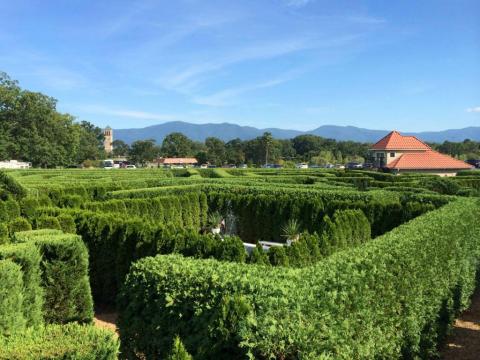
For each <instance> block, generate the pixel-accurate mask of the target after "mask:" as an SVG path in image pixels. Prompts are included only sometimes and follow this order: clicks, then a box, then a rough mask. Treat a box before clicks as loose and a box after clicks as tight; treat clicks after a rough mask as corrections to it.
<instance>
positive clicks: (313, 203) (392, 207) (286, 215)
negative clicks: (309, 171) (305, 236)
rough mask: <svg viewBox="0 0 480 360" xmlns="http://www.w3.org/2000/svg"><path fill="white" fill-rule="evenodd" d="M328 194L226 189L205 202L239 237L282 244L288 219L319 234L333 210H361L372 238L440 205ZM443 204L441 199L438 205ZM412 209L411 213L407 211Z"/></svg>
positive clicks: (212, 194) (385, 198)
mask: <svg viewBox="0 0 480 360" xmlns="http://www.w3.org/2000/svg"><path fill="white" fill-rule="evenodd" d="M340 194H341V193H340ZM329 195H330V196H328V195H327V196H325V195H319V194H317V195H315V194H312V193H307V194H304V193H301V192H298V193H296V192H293V193H285V194H278V193H276V192H274V191H272V192H271V193H266V194H243V193H236V192H234V191H232V190H230V191H228V190H226V191H225V192H217V191H212V192H209V193H208V200H209V205H210V208H211V209H212V210H218V211H220V212H221V213H222V214H223V215H224V216H229V214H231V215H233V218H234V219H235V228H236V230H237V231H238V234H239V236H240V237H241V238H242V239H243V240H244V241H246V242H251V243H254V242H256V241H257V240H266V241H282V227H283V226H284V225H285V223H287V222H288V220H290V219H296V220H298V222H299V223H300V226H301V228H302V230H306V231H308V232H310V233H314V232H320V231H321V230H322V228H323V226H324V223H323V221H324V217H325V215H328V216H330V217H332V216H333V215H334V213H335V211H336V210H337V209H360V210H362V211H363V212H364V214H365V215H366V216H367V218H368V220H369V222H370V224H371V232H372V235H373V236H378V235H381V234H384V233H385V232H387V231H390V230H391V229H393V228H394V227H396V226H398V225H400V224H402V223H404V222H406V221H408V220H410V219H412V218H413V217H415V216H418V215H420V214H422V213H424V212H427V211H430V210H432V209H433V208H435V207H436V205H437V206H440V204H436V203H435V204H434V203H432V202H430V201H425V202H420V201H415V200H411V199H409V198H405V199H401V198H400V197H398V196H395V195H392V196H386V195H383V194H382V195H381V196H366V197H363V198H362V197H360V198H359V197H358V196H355V197H351V198H349V196H348V193H347V194H345V195H344V196H335V195H334V194H331V193H330V194H329ZM411 203H412V204H411ZM413 203H414V204H413ZM445 203H446V201H445V200H444V201H443V202H442V203H441V205H443V204H445ZM412 206H413V207H415V211H412V212H410V210H411V207H412Z"/></svg>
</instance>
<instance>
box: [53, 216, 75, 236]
mask: <svg viewBox="0 0 480 360" xmlns="http://www.w3.org/2000/svg"><path fill="white" fill-rule="evenodd" d="M57 220H58V222H59V223H60V227H61V229H62V231H63V232H64V233H68V234H75V233H76V232H77V228H76V226H75V220H73V217H72V216H71V215H68V214H60V215H58V216H57Z"/></svg>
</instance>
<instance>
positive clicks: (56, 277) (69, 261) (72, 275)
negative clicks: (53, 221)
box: [15, 230, 93, 323]
mask: <svg viewBox="0 0 480 360" xmlns="http://www.w3.org/2000/svg"><path fill="white" fill-rule="evenodd" d="M15 241H17V242H26V243H33V244H34V245H35V246H36V247H37V248H38V250H39V252H40V255H41V259H42V261H41V267H40V268H41V276H42V287H43V288H44V290H45V303H44V319H45V322H47V323H67V322H71V321H79V322H86V323H88V322H91V321H92V319H93V301H92V295H91V291H90V283H89V279H88V251H87V248H86V246H85V244H84V243H83V241H82V239H81V238H80V236H77V235H71V234H62V233H61V231H55V230H45V231H39V232H38V231H26V232H19V233H16V234H15Z"/></svg>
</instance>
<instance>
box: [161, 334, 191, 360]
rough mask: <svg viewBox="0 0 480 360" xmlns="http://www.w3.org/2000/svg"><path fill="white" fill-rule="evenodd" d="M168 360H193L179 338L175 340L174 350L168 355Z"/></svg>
mask: <svg viewBox="0 0 480 360" xmlns="http://www.w3.org/2000/svg"><path fill="white" fill-rule="evenodd" d="M167 360H193V359H192V357H191V356H190V354H189V353H188V352H187V350H186V349H185V346H184V345H183V343H182V340H180V338H179V337H178V336H177V337H175V339H174V340H173V344H172V349H171V350H170V354H168V357H167Z"/></svg>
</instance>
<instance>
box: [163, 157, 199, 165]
mask: <svg viewBox="0 0 480 360" xmlns="http://www.w3.org/2000/svg"><path fill="white" fill-rule="evenodd" d="M154 163H155V164H156V165H157V166H158V167H161V166H164V167H172V166H182V167H188V166H194V165H197V164H198V161H197V159H195V158H159V159H156V160H155V161H154Z"/></svg>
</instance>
